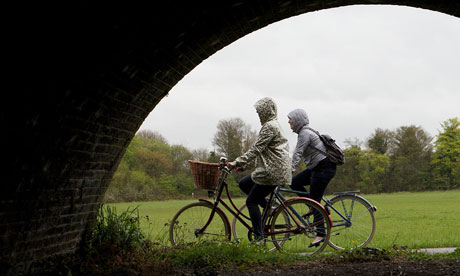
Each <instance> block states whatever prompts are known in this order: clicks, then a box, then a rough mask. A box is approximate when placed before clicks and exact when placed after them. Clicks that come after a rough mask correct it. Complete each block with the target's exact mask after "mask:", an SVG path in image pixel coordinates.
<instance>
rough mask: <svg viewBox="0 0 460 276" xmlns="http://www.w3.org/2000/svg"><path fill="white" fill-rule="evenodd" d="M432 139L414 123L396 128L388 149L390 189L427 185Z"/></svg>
mask: <svg viewBox="0 0 460 276" xmlns="http://www.w3.org/2000/svg"><path fill="white" fill-rule="evenodd" d="M432 139H433V138H432V137H431V136H430V135H429V134H428V133H427V132H426V131H425V130H423V129H422V128H421V127H417V126H414V125H411V126H402V127H400V128H398V129H397V130H396V132H395V134H394V138H393V140H392V143H391V145H390V149H389V152H390V158H391V166H390V176H391V177H390V185H391V186H390V187H389V188H391V191H406V190H409V191H416V190H423V189H425V188H426V187H427V186H429V181H430V160H431V154H432V145H431V141H432Z"/></svg>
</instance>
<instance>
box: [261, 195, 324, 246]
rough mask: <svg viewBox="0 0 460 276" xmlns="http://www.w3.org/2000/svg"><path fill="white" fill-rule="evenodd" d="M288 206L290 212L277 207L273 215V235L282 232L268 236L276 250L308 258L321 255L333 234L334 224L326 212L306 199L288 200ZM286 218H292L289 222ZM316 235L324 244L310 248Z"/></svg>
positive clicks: (271, 229)
mask: <svg viewBox="0 0 460 276" xmlns="http://www.w3.org/2000/svg"><path fill="white" fill-rule="evenodd" d="M285 204H286V207H287V209H285V208H283V207H278V208H277V209H276V210H275V213H274V214H273V220H272V223H271V227H270V232H281V233H278V234H271V235H269V237H270V239H271V240H272V241H273V243H274V244H275V246H276V247H277V248H278V249H282V250H286V251H290V252H296V253H302V254H307V255H312V254H315V253H318V252H321V251H322V250H323V249H324V248H325V247H326V246H327V242H328V241H329V237H330V234H331V221H330V219H329V217H328V215H327V213H326V211H325V210H324V208H323V207H322V206H320V205H319V204H318V203H316V202H315V201H312V200H309V199H306V198H296V199H292V200H288V201H286V202H285ZM286 214H289V215H288V217H289V220H288V221H286V218H285V215H286ZM296 221H297V222H298V223H299V225H300V226H299V227H298V226H297V224H296V223H295V222H296ZM283 232H284V233H283ZM317 235H319V236H323V237H324V240H323V242H322V243H320V244H319V245H318V246H313V247H309V245H310V244H311V243H312V242H313V240H314V239H315V238H316V236H317Z"/></svg>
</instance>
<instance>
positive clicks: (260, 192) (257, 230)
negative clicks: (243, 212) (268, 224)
mask: <svg viewBox="0 0 460 276" xmlns="http://www.w3.org/2000/svg"><path fill="white" fill-rule="evenodd" d="M238 186H239V187H240V189H241V190H242V191H243V192H244V193H245V194H247V195H248V197H247V199H246V206H247V207H248V211H249V217H251V222H252V228H253V231H254V235H255V237H256V238H257V237H260V236H262V235H263V229H262V214H261V213H260V209H259V206H260V207H262V208H265V206H266V205H267V200H266V199H265V197H266V196H267V195H269V194H270V193H271V192H272V191H273V190H274V189H275V188H276V186H272V185H259V184H256V183H255V182H254V181H253V180H252V178H251V176H250V175H247V176H245V177H243V178H241V180H240V182H239V183H238Z"/></svg>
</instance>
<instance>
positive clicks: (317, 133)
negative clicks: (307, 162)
mask: <svg viewBox="0 0 460 276" xmlns="http://www.w3.org/2000/svg"><path fill="white" fill-rule="evenodd" d="M307 128H308V129H309V130H311V131H313V132H314V133H316V135H318V137H319V140H320V141H321V143H323V145H324V142H323V137H322V136H321V134H320V133H319V132H318V131H317V130H314V129H313V128H311V127H309V126H307ZM310 147H312V148H314V149H315V150H317V151H319V152H321V153H322V154H324V155H325V156H326V157H329V154H327V152H325V151H323V150H320V149H319V148H317V147H314V146H313V145H310Z"/></svg>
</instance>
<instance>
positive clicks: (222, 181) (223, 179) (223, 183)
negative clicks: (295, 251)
mask: <svg viewBox="0 0 460 276" xmlns="http://www.w3.org/2000/svg"><path fill="white" fill-rule="evenodd" d="M225 161H226V160H225V159H224V160H221V162H220V164H219V169H220V170H221V171H222V173H221V175H220V177H219V180H218V185H217V187H216V191H217V194H216V197H215V199H214V203H212V202H211V201H209V200H206V199H199V201H201V202H206V203H207V204H209V205H212V206H213V208H212V210H211V214H210V216H209V219H208V221H207V222H206V223H205V225H204V226H203V227H202V228H200V229H197V230H195V235H198V234H203V233H204V231H205V230H206V228H207V227H208V226H209V224H210V223H211V221H212V219H213V218H214V215H215V213H216V210H219V211H220V212H221V213H223V212H222V209H221V208H219V207H218V205H219V204H222V206H223V207H224V208H225V209H227V210H228V211H229V212H230V213H231V214H232V215H233V216H235V217H236V218H237V219H238V220H239V221H240V222H241V223H242V224H243V225H244V226H245V227H246V228H247V229H248V230H251V231H253V228H252V227H251V226H250V225H249V224H248V223H247V222H246V221H245V220H244V219H246V220H250V218H249V217H247V216H246V215H244V214H243V213H241V212H240V210H239V209H238V208H237V207H236V205H235V203H234V202H233V200H232V198H231V196H230V193H229V191H228V184H227V176H228V174H229V173H230V172H231V170H230V169H229V168H228V167H227V166H226V165H225ZM224 188H225V191H226V193H227V197H228V199H229V201H230V203H231V205H232V206H231V207H230V206H229V205H228V204H227V203H226V202H225V201H224V200H223V199H222V194H223V191H224ZM278 190H280V188H279V186H278V187H276V188H275V190H274V191H273V192H272V193H271V195H270V199H269V202H268V205H267V206H269V207H270V208H271V206H272V204H273V201H274V198H276V199H277V200H278V201H279V202H280V204H281V206H282V207H283V208H284V210H286V212H287V213H288V214H289V216H290V217H291V218H292V220H293V221H294V223H295V224H296V226H297V227H296V228H295V229H293V230H283V231H274V232H266V233H265V234H267V235H276V234H284V233H298V232H301V231H302V230H303V229H305V226H303V225H302V224H304V225H305V224H306V223H305V221H304V219H303V218H302V216H301V215H300V214H298V213H297V211H296V210H295V209H294V208H292V207H287V206H286V204H285V202H287V201H286V199H285V198H284V197H283V196H282V195H281V194H280V193H279V192H278ZM297 198H303V197H296V198H291V199H288V201H290V200H294V199H297ZM307 199H308V198H307ZM308 200H311V199H308ZM320 206H321V205H320ZM232 207H233V209H232ZM321 207H322V206H321ZM322 208H323V207H322ZM268 209H269V208H264V211H263V213H262V220H264V218H265V217H266V216H267V210H268ZM235 210H236V212H235ZM223 214H224V215H225V213H223ZM243 218H244V219H243ZM328 219H329V220H330V218H329V217H328ZM225 220H226V222H225V223H226V224H228V225H230V223H229V220H228V218H227V216H226V215H225ZM299 221H300V222H299ZM319 223H322V221H318V222H316V223H314V224H309V225H308V227H314V226H316V224H319ZM331 225H332V222H331ZM230 236H231V235H230ZM230 236H229V237H228V239H229V240H230V239H231V237H230Z"/></svg>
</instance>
